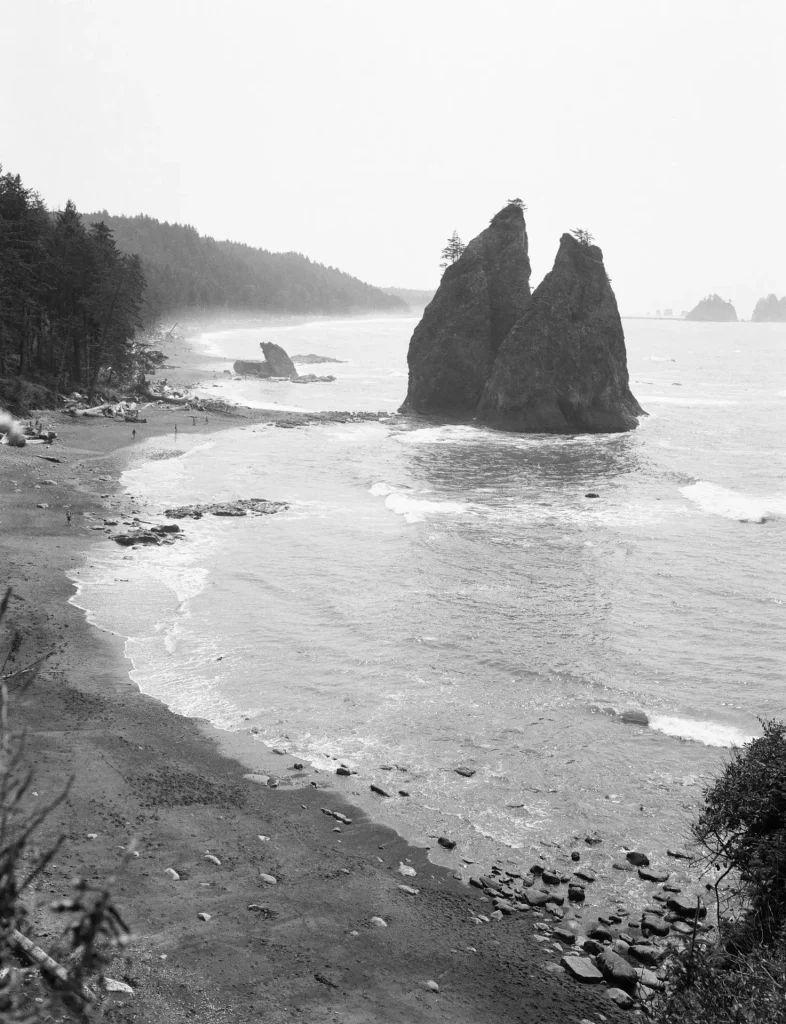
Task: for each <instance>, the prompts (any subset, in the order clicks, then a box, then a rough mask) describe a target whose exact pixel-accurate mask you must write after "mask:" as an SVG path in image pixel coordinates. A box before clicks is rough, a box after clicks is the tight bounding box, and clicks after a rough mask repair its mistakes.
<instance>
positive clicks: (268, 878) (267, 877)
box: [259, 871, 278, 885]
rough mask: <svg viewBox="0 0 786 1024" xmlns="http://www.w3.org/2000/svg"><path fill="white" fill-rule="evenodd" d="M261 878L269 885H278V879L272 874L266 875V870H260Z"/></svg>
mask: <svg viewBox="0 0 786 1024" xmlns="http://www.w3.org/2000/svg"><path fill="white" fill-rule="evenodd" d="M259 878H260V880H261V881H262V882H265V883H267V885H278V881H277V880H276V879H275V878H274V877H273V876H272V875H266V874H265V873H264V871H260V872H259Z"/></svg>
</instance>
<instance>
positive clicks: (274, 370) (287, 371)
mask: <svg viewBox="0 0 786 1024" xmlns="http://www.w3.org/2000/svg"><path fill="white" fill-rule="evenodd" d="M259 347H260V348H261V349H262V351H263V352H264V355H265V358H264V359H236V360H235V363H234V367H233V368H234V371H235V373H242V374H248V375H251V376H254V377H292V378H294V377H297V375H298V372H297V370H296V369H295V364H294V363H293V362H292V360H291V359H290V358H289V356H288V355H287V354H286V352H285V351H284V349H283V348H282V347H281V346H280V345H276V343H275V342H273V341H260V343H259Z"/></svg>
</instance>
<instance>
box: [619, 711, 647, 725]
mask: <svg viewBox="0 0 786 1024" xmlns="http://www.w3.org/2000/svg"><path fill="white" fill-rule="evenodd" d="M620 721H621V722H625V724H626V725H649V724H650V720H649V718H647V716H646V715H645V714H644V712H643V711H623V712H622V714H621V715H620Z"/></svg>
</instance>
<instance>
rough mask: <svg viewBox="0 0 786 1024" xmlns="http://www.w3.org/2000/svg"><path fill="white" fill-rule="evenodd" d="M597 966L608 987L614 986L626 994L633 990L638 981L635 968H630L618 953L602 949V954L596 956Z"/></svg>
mask: <svg viewBox="0 0 786 1024" xmlns="http://www.w3.org/2000/svg"><path fill="white" fill-rule="evenodd" d="M597 964H598V967H599V969H600V971H601V973H602V974H603V977H604V978H605V979H606V981H607V982H608V983H609V984H610V985H614V986H615V987H616V988H624V989H626V990H627V991H628V992H633V991H634V990H635V988H636V985H637V984H638V981H639V976H638V973H637V971H636V968H635V967H631V965H630V964H629V963H628V962H627V960H623V959H622V957H621V956H620V955H619V954H618V953H614V952H613V951H612V950H610V949H604V950H603V952H602V953H599V954H598V959H597Z"/></svg>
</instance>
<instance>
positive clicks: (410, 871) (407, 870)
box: [396, 861, 417, 878]
mask: <svg viewBox="0 0 786 1024" xmlns="http://www.w3.org/2000/svg"><path fill="white" fill-rule="evenodd" d="M396 870H397V871H398V873H399V874H400V875H404V877H405V878H414V877H415V875H416V874H417V871H416V870H415V869H414V868H413V867H410V865H409V864H405V863H404V862H403V861H399V865H398V868H397V869H396Z"/></svg>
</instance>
